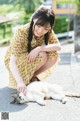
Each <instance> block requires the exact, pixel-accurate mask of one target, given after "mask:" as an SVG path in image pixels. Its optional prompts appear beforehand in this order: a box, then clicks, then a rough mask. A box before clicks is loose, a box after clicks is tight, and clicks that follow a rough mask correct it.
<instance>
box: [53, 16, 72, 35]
mask: <svg viewBox="0 0 80 121" xmlns="http://www.w3.org/2000/svg"><path fill="white" fill-rule="evenodd" d="M66 19H67V16H57V17H56V20H55V26H54V28H53V29H54V31H55V33H56V34H57V33H63V32H66V31H67V26H68V22H67V21H66ZM70 30H73V19H72V18H70Z"/></svg>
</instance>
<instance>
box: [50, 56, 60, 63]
mask: <svg viewBox="0 0 80 121" xmlns="http://www.w3.org/2000/svg"><path fill="white" fill-rule="evenodd" d="M58 60H59V57H58V56H53V57H52V58H51V62H52V63H56V62H58Z"/></svg>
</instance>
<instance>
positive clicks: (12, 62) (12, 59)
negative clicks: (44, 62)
mask: <svg viewBox="0 0 80 121" xmlns="http://www.w3.org/2000/svg"><path fill="white" fill-rule="evenodd" d="M16 63H17V58H16V57H15V56H14V55H11V57H10V64H9V67H10V70H11V72H12V75H13V77H14V79H15V80H16V82H17V84H18V83H19V82H23V80H22V77H21V76H20V74H19V71H18V68H17V66H16Z"/></svg>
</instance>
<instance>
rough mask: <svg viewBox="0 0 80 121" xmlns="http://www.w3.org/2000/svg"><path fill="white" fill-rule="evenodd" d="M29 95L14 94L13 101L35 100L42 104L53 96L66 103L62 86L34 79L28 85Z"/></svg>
mask: <svg viewBox="0 0 80 121" xmlns="http://www.w3.org/2000/svg"><path fill="white" fill-rule="evenodd" d="M26 91H27V95H26V96H24V94H23V93H20V94H19V95H18V94H17V95H16V94H12V96H13V97H14V100H13V101H12V102H11V103H21V104H22V103H25V102H29V101H35V102H37V103H38V104H40V105H43V106H44V105H46V102H45V100H44V99H47V98H52V99H55V100H59V101H61V102H62V103H63V104H65V103H66V97H65V94H64V91H63V89H62V87H61V86H59V85H56V84H50V83H48V82H43V81H34V82H32V83H30V84H29V85H28V86H27V90H26Z"/></svg>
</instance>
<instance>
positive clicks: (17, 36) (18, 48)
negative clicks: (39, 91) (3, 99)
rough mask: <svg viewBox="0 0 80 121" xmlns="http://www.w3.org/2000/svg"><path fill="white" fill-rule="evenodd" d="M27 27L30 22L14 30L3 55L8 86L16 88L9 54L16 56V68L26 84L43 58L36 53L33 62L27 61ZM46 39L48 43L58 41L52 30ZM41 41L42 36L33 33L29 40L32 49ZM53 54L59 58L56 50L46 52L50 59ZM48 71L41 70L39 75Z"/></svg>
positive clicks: (43, 75)
mask: <svg viewBox="0 0 80 121" xmlns="http://www.w3.org/2000/svg"><path fill="white" fill-rule="evenodd" d="M29 28H30V23H28V24H26V25H23V26H21V27H20V28H18V29H17V30H16V32H15V33H14V35H13V37H12V39H11V41H10V45H9V47H8V50H7V52H6V55H5V59H4V62H5V65H6V67H7V69H8V72H9V85H8V86H9V87H10V88H17V83H16V80H15V79H14V77H13V75H12V73H11V70H10V67H9V63H10V57H11V55H15V56H16V58H17V63H16V65H17V68H18V70H19V73H20V76H21V77H22V79H23V81H24V83H25V84H26V85H27V84H29V83H30V80H31V78H32V77H33V75H34V72H35V70H36V68H37V66H38V65H39V64H40V62H41V61H42V60H43V58H42V57H41V56H39V55H38V56H37V57H36V59H35V61H34V62H28V61H27V56H28V40H27V37H28V32H29ZM48 41H49V44H52V43H58V39H57V37H56V35H55V34H54V32H53V31H52V32H50V35H49V40H48ZM43 43H44V36H41V37H35V36H34V35H33V39H32V42H31V47H32V49H33V48H35V47H37V46H41V45H42V44H43ZM53 56H57V57H58V58H59V55H58V53H57V52H56V51H53V52H52V51H51V52H47V57H48V59H50V58H51V57H53ZM58 60H59V59H58ZM58 60H57V61H58ZM49 73H50V69H48V70H47V71H45V73H44V72H43V73H42V74H40V77H43V78H45V77H47V76H48V75H49Z"/></svg>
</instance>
